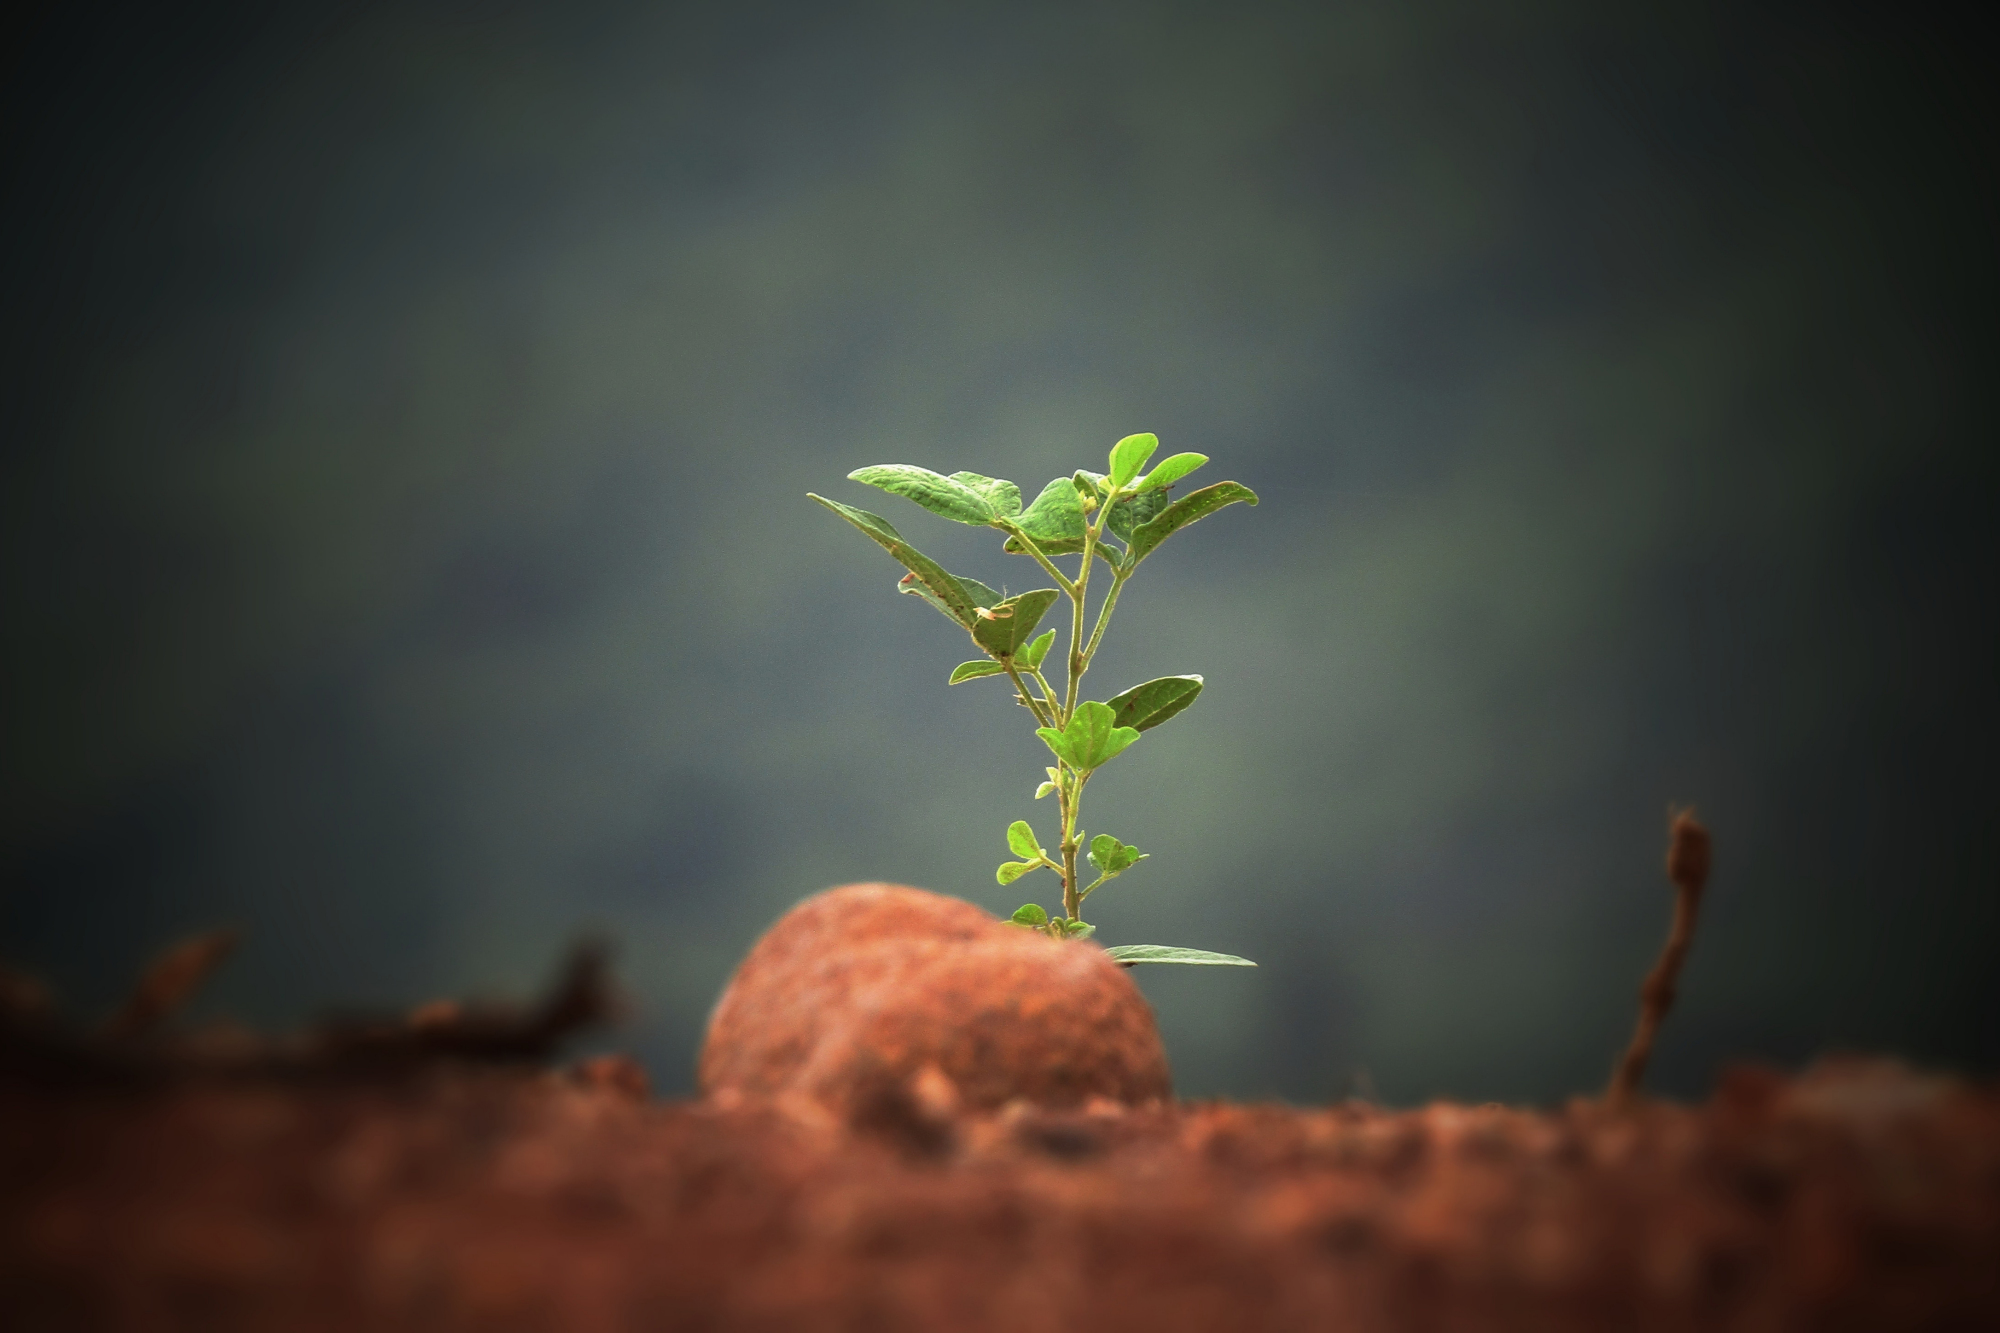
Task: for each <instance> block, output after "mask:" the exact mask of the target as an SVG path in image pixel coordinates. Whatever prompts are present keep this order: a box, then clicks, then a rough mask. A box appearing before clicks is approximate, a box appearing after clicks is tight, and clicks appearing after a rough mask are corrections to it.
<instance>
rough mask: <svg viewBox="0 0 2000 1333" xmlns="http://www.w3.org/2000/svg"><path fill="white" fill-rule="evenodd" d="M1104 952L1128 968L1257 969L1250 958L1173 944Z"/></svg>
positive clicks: (1114, 948)
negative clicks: (1158, 965)
mask: <svg viewBox="0 0 2000 1333" xmlns="http://www.w3.org/2000/svg"><path fill="white" fill-rule="evenodd" d="M1104 952H1106V953H1108V954H1110V955H1111V956H1112V957H1113V958H1116V959H1117V960H1118V961H1119V962H1121V963H1123V964H1125V966H1127V967H1132V966H1134V965H1136V964H1139V963H1193V964H1196V965H1206V966H1210V967H1255V966H1257V965H1256V964H1255V963H1253V962H1251V961H1250V960H1249V959H1248V958H1238V957H1237V956H1236V955H1235V954H1233V953H1210V952H1209V951H1208V950H1206V949H1181V948H1176V947H1175V946H1173V945H1171V944H1114V945H1112V946H1111V947H1110V948H1109V949H1106V950H1105V951H1104Z"/></svg>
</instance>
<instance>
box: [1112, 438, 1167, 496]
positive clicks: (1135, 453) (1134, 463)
mask: <svg viewBox="0 0 2000 1333" xmlns="http://www.w3.org/2000/svg"><path fill="white" fill-rule="evenodd" d="M1159 447H1160V437H1159V436H1157V435H1155V434H1153V433H1152V432H1150V431H1148V432H1146V433H1144V434H1141V435H1127V436H1126V437H1125V438H1124V439H1122V440H1120V441H1118V443H1116V444H1114V445H1112V446H1111V480H1112V482H1113V483H1115V484H1116V485H1119V486H1123V485H1124V484H1125V483H1126V482H1128V481H1130V480H1132V478H1134V477H1136V476H1138V475H1139V469H1140V468H1142V467H1144V466H1146V460H1147V459H1149V458H1151V457H1152V456H1153V453H1154V451H1155V450H1157V449H1158V448H1159Z"/></svg>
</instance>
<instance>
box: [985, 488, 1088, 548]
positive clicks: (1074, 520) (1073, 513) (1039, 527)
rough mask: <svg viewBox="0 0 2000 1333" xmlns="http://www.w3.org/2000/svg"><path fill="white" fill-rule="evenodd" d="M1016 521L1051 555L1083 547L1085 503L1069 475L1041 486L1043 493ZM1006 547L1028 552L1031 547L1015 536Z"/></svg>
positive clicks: (1010, 538)
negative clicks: (1077, 496)
mask: <svg viewBox="0 0 2000 1333" xmlns="http://www.w3.org/2000/svg"><path fill="white" fill-rule="evenodd" d="M1015 522H1016V523H1017V524H1018V525H1019V526H1020V529H1021V531H1023V532H1025V533H1027V534H1028V536H1029V537H1031V538H1033V539H1034V543H1035V545H1037V546H1039V547H1041V548H1042V550H1043V551H1045V552H1047V553H1048V554H1050V555H1067V554H1068V553H1069V552H1071V551H1081V550H1082V549H1083V505H1082V503H1081V502H1079V501H1078V500H1077V498H1076V487H1074V486H1072V485H1071V484H1070V480H1069V478H1068V477H1057V478H1056V479H1055V480H1054V481H1052V482H1050V483H1049V484H1048V485H1046V486H1044V487H1042V493H1041V494H1040V495H1038V496H1036V497H1035V502H1034V503H1033V504H1031V505H1029V506H1028V507H1027V509H1026V510H1024V511H1023V512H1022V514H1021V516H1020V518H1018V519H1016V520H1015ZM1004 549H1006V550H1008V551H1012V552H1013V553H1014V554H1016V555H1026V554H1027V552H1028V548H1027V547H1025V546H1023V545H1021V543H1020V542H1019V541H1018V540H1016V539H1015V538H1013V537H1009V538H1008V539H1007V541H1006V544H1005V547H1004Z"/></svg>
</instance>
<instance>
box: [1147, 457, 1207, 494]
mask: <svg viewBox="0 0 2000 1333" xmlns="http://www.w3.org/2000/svg"><path fill="white" fill-rule="evenodd" d="M1207 461H1208V455H1207V454H1175V455H1174V456H1173V457H1172V458H1166V459H1162V460H1161V461H1160V462H1159V464H1158V465H1157V466H1155V467H1154V468H1153V470H1152V471H1151V472H1148V473H1147V474H1146V475H1145V476H1143V477H1141V478H1139V479H1138V480H1137V481H1135V482H1133V483H1132V489H1133V490H1135V491H1151V490H1157V489H1159V488H1160V487H1162V486H1171V485H1173V484H1174V483H1175V482H1177V481H1179V480H1180V479H1181V478H1182V477H1185V476H1186V475H1187V474H1188V473H1190V472H1192V471H1194V470H1195V469H1196V468H1198V467H1200V466H1201V465H1202V464H1204V463H1206V462H1207Z"/></svg>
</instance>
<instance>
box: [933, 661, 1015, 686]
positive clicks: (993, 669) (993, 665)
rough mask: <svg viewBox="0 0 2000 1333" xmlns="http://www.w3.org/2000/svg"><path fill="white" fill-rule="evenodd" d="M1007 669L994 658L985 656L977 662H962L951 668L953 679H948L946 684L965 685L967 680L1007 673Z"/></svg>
mask: <svg viewBox="0 0 2000 1333" xmlns="http://www.w3.org/2000/svg"><path fill="white" fill-rule="evenodd" d="M1006 671H1007V668H1006V667H1003V666H1001V665H1000V664H999V663H998V662H996V661H994V660H993V659H992V658H990V657H983V658H981V659H980V660H979V661H977V662H960V663H959V664H958V665H957V666H955V667H953V668H952V669H951V679H950V680H948V681H946V682H945V684H947V685H963V684H964V683H965V682H966V681H968V680H978V679H979V678H980V677H981V676H1000V675H1005V674H1006Z"/></svg>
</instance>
